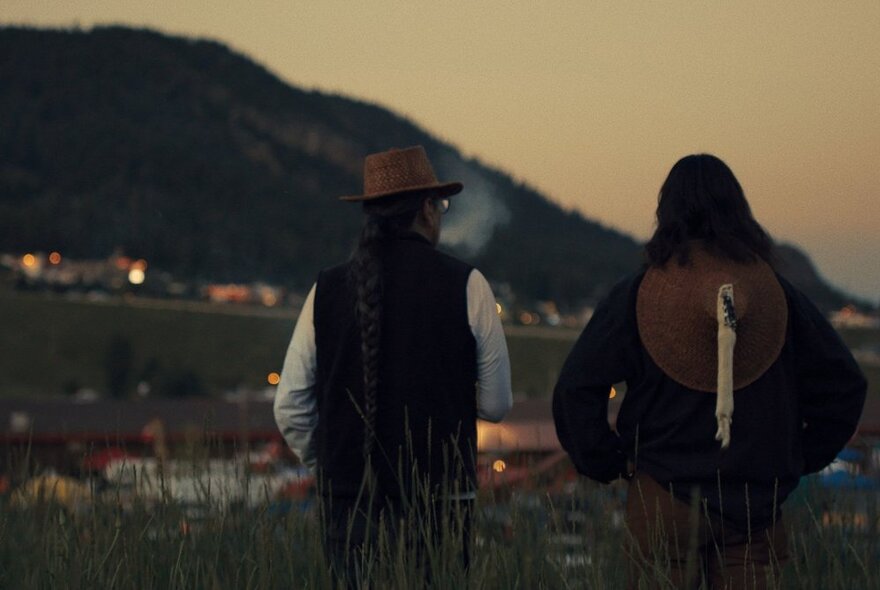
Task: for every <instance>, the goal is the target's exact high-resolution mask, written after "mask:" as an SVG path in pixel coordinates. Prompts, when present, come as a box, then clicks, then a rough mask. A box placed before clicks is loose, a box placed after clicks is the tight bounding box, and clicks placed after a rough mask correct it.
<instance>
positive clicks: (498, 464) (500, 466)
mask: <svg viewBox="0 0 880 590" xmlns="http://www.w3.org/2000/svg"><path fill="white" fill-rule="evenodd" d="M505 469H507V463H505V462H504V461H503V460H501V459H498V460H497V461H495V462H494V463H492V471H494V472H495V473H502V472H503V471H504V470H505Z"/></svg>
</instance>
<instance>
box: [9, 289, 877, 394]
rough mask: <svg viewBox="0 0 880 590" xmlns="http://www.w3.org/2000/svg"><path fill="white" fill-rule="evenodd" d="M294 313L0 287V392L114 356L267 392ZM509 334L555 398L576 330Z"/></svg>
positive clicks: (159, 373) (41, 387) (88, 384)
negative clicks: (80, 297)
mask: <svg viewBox="0 0 880 590" xmlns="http://www.w3.org/2000/svg"><path fill="white" fill-rule="evenodd" d="M295 313H296V312H295V311H292V310H278V309H271V310H270V309H266V308H260V307H251V308H245V307H239V306H228V305H211V304H206V303H185V302H173V301H169V302H150V301H144V300H131V301H125V300H121V299H117V300H108V301H104V302H87V301H72V300H68V299H64V298H61V297H58V296H47V295H39V294H30V293H16V292H9V291H0V325H3V326H4V329H3V330H2V331H0V395H4V396H33V395H58V394H61V393H63V392H70V391H73V390H75V389H78V388H89V389H94V390H95V391H97V392H99V393H103V392H106V391H107V389H108V382H109V379H110V372H111V370H110V368H109V365H110V364H112V363H115V366H116V367H117V370H118V368H119V365H120V364H121V365H123V372H124V373H125V374H124V385H125V387H124V388H125V393H126V394H127V395H132V394H133V392H134V390H135V387H136V384H137V383H138V382H139V381H143V380H146V381H157V380H158V381H162V379H165V381H166V382H167V381H169V380H175V379H176V380H177V381H176V382H178V383H182V385H181V387H183V388H184V389H185V388H186V387H187V386H195V387H197V388H198V389H199V390H200V391H201V392H202V393H209V394H219V393H222V392H224V391H229V390H233V389H235V388H237V387H245V388H248V389H259V388H262V387H264V386H265V385H266V377H267V375H268V374H269V373H270V372H272V371H280V370H281V364H282V362H283V359H284V352H285V350H286V348H287V344H288V341H289V340H290V335H291V333H292V331H293V326H294V322H295ZM507 333H508V334H507V340H508V346H509V348H510V356H511V366H512V373H513V375H512V377H513V389H514V392H515V393H517V394H519V395H521V396H526V397H543V396H547V395H549V394H550V392H551V391H552V388H553V385H554V383H555V381H556V377H557V376H558V374H559V370H560V368H561V367H562V363H563V362H564V361H565V358H566V356H567V354H568V352H569V350H570V349H571V346H572V345H573V343H574V340H575V339H576V338H577V335H578V333H577V331H572V330H563V329H558V330H557V329H551V328H526V327H522V326H518V327H509V328H507ZM843 336H844V339H845V340H847V342H848V343H850V344H851V345H853V346H863V345H865V344H868V343H877V342H880V331H877V330H868V331H866V330H853V331H848V332H844V333H843ZM120 358H121V360H120ZM113 359H115V360H113ZM865 372H866V373H867V375H868V377H869V383H870V390H871V393H872V394H873V395H880V367H865ZM117 374H118V373H117ZM185 377H189V380H186V379H185ZM188 384H189V385H188ZM155 389H161V387H159V388H154V392H155ZM179 389H180V388H178V390H179Z"/></svg>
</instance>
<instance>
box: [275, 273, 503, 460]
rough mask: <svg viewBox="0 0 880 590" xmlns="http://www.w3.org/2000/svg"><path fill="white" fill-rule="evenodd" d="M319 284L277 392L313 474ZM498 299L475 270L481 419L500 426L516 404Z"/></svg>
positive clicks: (287, 431) (290, 433) (472, 309)
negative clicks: (496, 303)
mask: <svg viewBox="0 0 880 590" xmlns="http://www.w3.org/2000/svg"><path fill="white" fill-rule="evenodd" d="M314 307H315V286H314V285H313V286H312V289H311V290H310V291H309V294H308V296H307V297H306V301H305V303H304V304H303V308H302V311H301V312H300V315H299V319H298V320H297V322H296V327H295V328H294V330H293V337H292V338H291V339H290V346H288V348H287V355H286V356H285V358H284V368H283V369H282V371H281V381H280V382H279V383H278V390H277V392H276V394H275V421H276V423H277V424H278V428H279V429H280V430H281V433H282V434H283V435H284V440H286V441H287V444H288V445H290V448H291V449H293V452H294V453H296V454H297V456H298V457H299V458H300V460H301V461H302V462H303V464H305V465H306V466H307V467H308V468H309V469H310V470H312V471H314V469H315V461H316V457H315V448H314V433H315V428H316V427H317V426H318V420H319V416H318V407H317V401H316V399H315V375H316V371H317V361H316V358H317V355H316V346H315V323H314ZM496 309H497V308H496V306H495V296H494V295H493V294H492V288H491V287H490V286H489V283H488V281H486V278H485V277H484V276H483V275H482V273H480V271H478V270H477V269H474V270H472V271H471V274H470V276H469V277H468V282H467V310H468V323H469V324H470V327H471V332H472V333H473V335H474V339H475V340H476V343H477V380H478V388H477V393H476V395H477V416H478V417H479V418H481V419H483V420H488V421H490V422H500V421H501V419H502V418H504V416H505V415H506V414H507V412H508V411H509V410H510V408H511V406H512V405H513V393H512V391H511V387H510V359H509V357H508V354H507V342H506V340H505V339H504V330H503V329H502V327H501V320H500V319H499V317H498V313H497V311H496Z"/></svg>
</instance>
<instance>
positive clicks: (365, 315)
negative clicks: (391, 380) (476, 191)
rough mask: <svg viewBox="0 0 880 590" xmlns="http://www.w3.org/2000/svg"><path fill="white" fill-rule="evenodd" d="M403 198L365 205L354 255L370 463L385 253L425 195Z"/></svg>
mask: <svg viewBox="0 0 880 590" xmlns="http://www.w3.org/2000/svg"><path fill="white" fill-rule="evenodd" d="M419 196H420V197H421V198H413V197H401V198H397V199H388V200H386V199H383V200H380V201H376V202H367V203H365V204H364V213H365V214H366V218H365V220H364V227H363V229H362V230H361V235H360V240H359V241H358V245H357V248H356V249H355V251H354V254H353V255H352V266H351V269H352V279H353V282H354V286H355V289H356V292H357V303H356V305H355V313H356V315H357V321H358V327H359V328H360V335H361V358H362V366H363V374H364V381H363V385H364V408H363V414H364V449H363V450H364V459H365V460H366V459H369V457H370V455H371V454H372V452H373V446H374V444H375V440H376V409H377V406H378V397H379V359H380V356H381V337H382V291H383V284H382V258H383V255H382V250H383V249H384V246H385V242H386V241H387V239H388V238H389V237H391V236H394V235H395V234H398V233H400V232H402V231H404V230H406V229H408V228H409V227H410V226H411V225H412V222H413V220H414V219H415V216H416V214H417V213H418V210H419V207H420V206H421V203H422V200H423V198H424V196H425V195H419Z"/></svg>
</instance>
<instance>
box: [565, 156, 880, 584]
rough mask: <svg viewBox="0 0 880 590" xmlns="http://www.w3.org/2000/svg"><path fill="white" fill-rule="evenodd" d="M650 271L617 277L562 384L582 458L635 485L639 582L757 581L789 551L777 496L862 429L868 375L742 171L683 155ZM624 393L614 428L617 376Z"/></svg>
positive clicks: (662, 205)
mask: <svg viewBox="0 0 880 590" xmlns="http://www.w3.org/2000/svg"><path fill="white" fill-rule="evenodd" d="M645 253H646V257H647V266H646V268H645V269H643V270H642V271H641V272H639V273H637V274H636V275H635V276H633V277H630V278H627V279H625V280H623V281H622V282H621V283H619V284H618V285H616V286H615V287H614V288H613V289H612V290H611V292H610V294H609V295H608V296H607V297H606V299H605V300H604V301H603V302H601V303H600V304H599V305H598V306H597V308H596V310H595V313H594V315H593V317H592V318H591V320H590V322H589V324H588V325H587V327H586V328H585V329H584V331H583V333H582V335H581V336H580V338H579V340H578V341H577V343H576V344H575V346H574V348H573V349H572V351H571V353H570V356H569V357H568V359H567V361H566V362H565V365H564V367H563V369H562V372H561V374H560V377H559V380H558V383H557V385H556V388H555V391H554V395H553V414H554V420H555V423H556V429H557V433H558V435H559V440H560V442H561V443H562V445H563V447H564V448H565V450H566V451H567V452H568V453H569V455H570V456H571V458H572V461H573V462H574V464H575V466H576V468H577V470H578V471H579V472H580V473H582V474H584V475H586V476H588V477H590V478H592V479H595V480H597V481H600V482H610V481H613V480H616V479H618V478H624V479H628V480H629V487H628V490H629V491H628V498H627V507H626V522H627V530H628V532H629V534H630V535H631V543H630V545H629V546H630V554H631V557H632V558H633V563H634V566H635V567H634V572H635V573H634V575H633V580H632V584H633V587H637V585H638V583H639V580H638V578H639V576H643V577H647V579H648V580H651V579H656V580H657V584H659V585H663V584H665V585H663V587H668V586H670V585H671V586H672V587H676V588H695V587H698V586H699V585H700V583H701V579H703V578H704V579H706V581H707V582H708V584H709V587H712V588H763V587H765V586H766V584H767V583H768V580H770V581H771V582H772V581H773V579H774V578H775V577H777V576H778V573H779V565H780V564H781V563H783V562H784V560H785V558H786V543H787V542H786V539H785V531H784V527H783V526H782V524H781V523H780V522H779V518H780V515H781V513H780V507H781V505H782V504H783V502H784V501H785V499H786V497H787V496H788V495H789V494H790V493H791V492H792V491H793V490H794V488H795V487H796V486H797V484H798V480H799V478H800V477H801V476H802V475H805V474H808V473H813V472H816V471H818V470H820V469H822V468H823V467H824V466H826V465H828V464H829V463H830V462H831V461H832V460H833V459H834V457H835V456H836V455H837V453H838V452H839V451H840V450H841V449H842V448H843V447H844V445H845V444H846V443H847V441H848V440H849V439H850V437H851V436H852V434H853V433H854V431H855V429H856V426H857V424H858V420H859V416H860V414H861V410H862V406H863V404H864V399H865V392H866V382H865V379H864V377H863V375H862V373H861V372H860V370H859V368H858V366H857V364H856V362H855V361H854V360H853V357H852V355H851V354H850V352H849V350H848V349H847V347H846V346H845V345H844V344H843V342H842V341H841V339H840V337H839V336H838V335H837V334H836V333H835V331H834V330H833V328H832V327H831V326H830V325H829V323H828V322H827V321H826V319H825V318H824V317H823V316H822V314H821V313H820V312H819V311H818V310H817V309H816V307H815V306H814V305H813V304H812V303H811V302H810V301H809V300H808V299H807V298H806V297H805V296H804V295H803V294H802V293H801V292H800V291H798V289H796V288H795V287H793V286H792V285H791V284H790V283H788V282H787V281H786V280H785V279H783V278H782V277H780V276H779V275H778V274H777V273H776V272H775V271H774V270H773V267H772V260H773V258H772V242H771V240H770V238H769V236H768V235H767V234H766V232H765V231H764V230H763V228H762V227H761V226H760V225H759V224H758V223H757V221H755V219H754V217H753V216H752V213H751V210H750V208H749V205H748V202H747V201H746V198H745V195H744V193H743V190H742V188H741V186H740V184H739V182H738V181H737V179H736V177H735V176H734V175H733V172H731V170H730V168H728V167H727V165H726V164H725V163H724V162H723V161H721V160H720V159H718V158H716V157H714V156H711V155H705V154H703V155H692V156H687V157H685V158H683V159H681V160H679V161H678V163H676V164H675V166H673V168H672V170H671V171H670V173H669V176H668V177H667V179H666V181H665V182H664V184H663V186H662V188H661V189H660V195H659V201H658V206H657V227H656V230H655V232H654V235H653V236H652V237H651V239H650V240H649V241H648V243H647V244H646V246H645ZM621 382H624V383H625V385H626V394H625V397H624V399H623V402H622V404H621V406H620V410H619V412H618V415H617V420H616V431H614V430H612V429H611V428H610V426H609V424H608V397H609V390H610V388H611V386H612V384H619V383H621Z"/></svg>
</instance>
